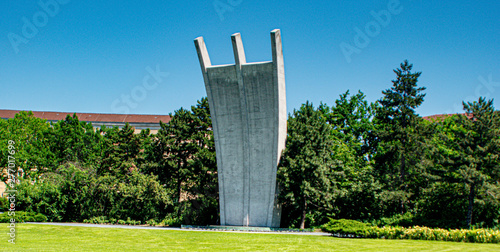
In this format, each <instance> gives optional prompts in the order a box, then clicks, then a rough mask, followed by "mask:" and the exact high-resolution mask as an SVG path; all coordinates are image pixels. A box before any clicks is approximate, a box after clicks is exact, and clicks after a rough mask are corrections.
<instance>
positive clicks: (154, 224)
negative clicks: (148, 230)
mask: <svg viewBox="0 0 500 252" xmlns="http://www.w3.org/2000/svg"><path fill="white" fill-rule="evenodd" d="M146 224H148V225H150V226H156V225H157V224H158V223H156V221H155V220H153V219H150V220H148V221H146Z"/></svg>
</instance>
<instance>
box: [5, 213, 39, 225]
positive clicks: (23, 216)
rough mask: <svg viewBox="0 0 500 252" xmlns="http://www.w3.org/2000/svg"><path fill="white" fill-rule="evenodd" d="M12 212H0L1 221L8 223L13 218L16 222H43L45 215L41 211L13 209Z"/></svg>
mask: <svg viewBox="0 0 500 252" xmlns="http://www.w3.org/2000/svg"><path fill="white" fill-rule="evenodd" d="M12 213H14V214H12V215H9V212H5V213H2V214H0V222H1V223H10V222H11V219H14V220H15V221H16V222H17V223H22V222H45V221H47V217H46V216H45V215H43V214H41V213H33V212H24V211H15V212H12Z"/></svg>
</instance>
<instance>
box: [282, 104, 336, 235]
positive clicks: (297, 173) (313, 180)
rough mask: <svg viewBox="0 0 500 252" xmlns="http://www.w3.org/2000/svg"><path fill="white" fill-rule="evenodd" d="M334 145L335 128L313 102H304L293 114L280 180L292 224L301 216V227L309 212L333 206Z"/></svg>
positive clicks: (286, 210) (290, 117) (285, 209)
mask: <svg viewBox="0 0 500 252" xmlns="http://www.w3.org/2000/svg"><path fill="white" fill-rule="evenodd" d="M332 146H333V142H332V138H331V128H330V126H329V125H328V124H327V122H326V119H325V117H324V116H323V113H322V112H320V111H319V110H316V109H315V108H314V107H313V105H312V104H311V103H309V102H307V103H306V104H303V105H302V106H301V107H300V109H299V110H294V111H293V115H292V116H289V118H288V138H287V140H286V149H285V151H284V153H283V156H282V160H281V162H280V166H279V168H278V181H279V182H280V187H281V194H280V198H281V202H282V205H283V212H288V216H287V217H288V218H289V221H290V224H294V223H295V222H294V219H300V221H299V223H298V226H299V228H301V229H303V228H304V227H305V225H306V218H307V216H308V215H311V214H314V213H315V212H321V211H325V209H331V207H332V206H331V203H332V199H333V187H332V178H331V174H332V169H331V161H332V155H331V150H332ZM285 223H286V221H285Z"/></svg>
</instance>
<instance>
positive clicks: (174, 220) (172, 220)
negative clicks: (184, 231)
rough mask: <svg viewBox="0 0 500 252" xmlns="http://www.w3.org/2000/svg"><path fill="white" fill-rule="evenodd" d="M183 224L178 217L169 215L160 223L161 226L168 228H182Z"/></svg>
mask: <svg viewBox="0 0 500 252" xmlns="http://www.w3.org/2000/svg"><path fill="white" fill-rule="evenodd" d="M181 224H182V220H181V219H180V218H179V217H177V216H173V214H169V215H167V216H165V218H164V219H163V220H162V221H161V222H160V224H159V225H160V226H166V227H180V226H181Z"/></svg>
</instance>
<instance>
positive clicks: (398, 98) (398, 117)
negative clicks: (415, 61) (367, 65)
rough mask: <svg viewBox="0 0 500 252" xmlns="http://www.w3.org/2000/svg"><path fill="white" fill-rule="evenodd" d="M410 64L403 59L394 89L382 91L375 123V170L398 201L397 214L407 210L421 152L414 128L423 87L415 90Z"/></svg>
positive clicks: (415, 84) (417, 118)
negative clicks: (409, 186) (409, 182)
mask: <svg viewBox="0 0 500 252" xmlns="http://www.w3.org/2000/svg"><path fill="white" fill-rule="evenodd" d="M412 68H413V65H412V64H409V63H408V61H407V60H405V61H404V62H403V63H402V64H401V68H398V69H396V70H394V73H396V75H397V78H396V80H393V81H392V83H393V86H392V87H391V88H390V89H387V90H385V91H383V92H382V94H383V95H384V97H383V98H382V99H380V100H379V101H378V102H379V104H380V105H381V106H380V107H379V109H378V110H377V113H376V117H375V123H376V125H377V129H376V130H375V138H376V140H377V141H378V146H377V154H376V156H375V168H376V172H377V173H378V177H379V179H381V181H382V182H383V183H385V184H386V185H387V187H388V189H389V190H391V191H392V192H393V193H392V194H393V195H392V196H390V197H393V196H394V197H396V198H399V202H400V212H401V213H403V212H405V210H406V207H405V202H406V201H407V199H408V198H409V197H410V196H411V193H410V192H409V188H408V180H409V177H410V180H412V179H414V176H417V175H418V174H419V172H418V171H417V170H416V164H417V163H418V162H419V161H420V157H421V156H422V153H420V151H418V150H419V148H418V146H417V145H418V143H419V142H422V139H421V136H420V135H419V134H420V133H419V132H417V129H418V128H417V126H418V125H419V124H420V123H421V120H422V119H421V118H420V117H419V116H418V115H417V114H416V112H415V109H416V108H417V107H418V106H420V105H421V104H422V102H423V101H424V97H425V94H422V93H421V92H422V91H424V90H425V87H417V82H418V78H419V77H420V75H421V72H415V73H413V72H411V70H412Z"/></svg>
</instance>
